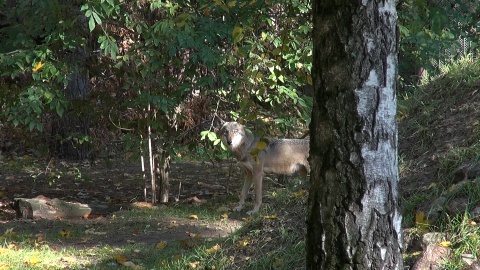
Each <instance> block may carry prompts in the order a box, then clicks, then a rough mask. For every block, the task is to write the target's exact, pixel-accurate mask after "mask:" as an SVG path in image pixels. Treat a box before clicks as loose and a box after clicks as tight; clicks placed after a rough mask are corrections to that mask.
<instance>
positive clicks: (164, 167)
mask: <svg viewBox="0 0 480 270" xmlns="http://www.w3.org/2000/svg"><path fill="white" fill-rule="evenodd" d="M157 157H158V160H157V162H156V164H157V167H156V176H157V185H158V197H157V198H158V202H160V203H166V202H168V196H169V193H168V188H169V185H170V160H171V157H170V155H169V154H168V150H167V148H166V145H165V144H163V146H162V152H161V153H160V154H159V155H157ZM160 164H161V165H160Z"/></svg>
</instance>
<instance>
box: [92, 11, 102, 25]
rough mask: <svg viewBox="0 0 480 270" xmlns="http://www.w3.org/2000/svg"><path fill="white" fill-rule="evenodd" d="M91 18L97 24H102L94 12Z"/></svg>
mask: <svg viewBox="0 0 480 270" xmlns="http://www.w3.org/2000/svg"><path fill="white" fill-rule="evenodd" d="M92 14H93V18H95V22H96V23H97V24H102V19H100V17H99V16H98V14H97V13H96V12H93V13H92Z"/></svg>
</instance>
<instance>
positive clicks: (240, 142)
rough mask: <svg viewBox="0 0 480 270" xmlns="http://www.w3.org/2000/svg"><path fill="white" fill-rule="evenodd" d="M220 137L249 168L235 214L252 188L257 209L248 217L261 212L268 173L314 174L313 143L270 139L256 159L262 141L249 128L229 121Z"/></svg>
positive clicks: (244, 165)
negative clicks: (310, 153) (254, 153)
mask: <svg viewBox="0 0 480 270" xmlns="http://www.w3.org/2000/svg"><path fill="white" fill-rule="evenodd" d="M219 135H220V136H221V137H222V140H223V142H224V143H225V145H226V146H227V147H228V149H229V150H230V152H231V153H232V155H233V156H234V157H235V158H236V159H237V160H238V161H239V163H240V166H241V167H243V168H244V169H245V182H244V184H243V188H242V192H241V193H240V202H239V203H238V206H237V207H235V208H234V209H233V210H234V211H240V210H242V209H243V205H244V204H245V197H246V196H247V193H248V190H249V189H250V186H251V185H252V182H253V184H254V187H255V206H254V208H253V209H252V210H251V211H248V212H247V214H249V215H251V214H254V213H256V212H258V210H259V209H260V205H261V204H262V179H263V175H264V173H273V174H279V175H292V174H294V173H296V172H298V173H300V174H301V175H302V176H303V177H304V178H305V177H306V176H307V174H308V172H309V171H310V166H309V164H308V151H309V141H308V140H298V139H276V140H269V143H268V146H267V147H266V148H265V149H262V150H261V151H260V152H259V153H258V155H257V157H256V158H255V157H254V156H252V154H251V150H252V149H255V148H256V145H257V142H258V141H259V140H260V138H255V136H253V134H252V133H250V132H248V131H247V130H246V129H245V127H244V126H243V125H241V124H239V123H237V122H227V123H225V124H224V125H223V126H222V128H221V129H220V132H219Z"/></svg>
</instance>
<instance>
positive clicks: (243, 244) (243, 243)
mask: <svg viewBox="0 0 480 270" xmlns="http://www.w3.org/2000/svg"><path fill="white" fill-rule="evenodd" d="M248 244H250V242H249V241H248V239H242V240H240V241H238V242H237V244H236V245H235V246H236V247H237V248H239V249H240V248H243V247H246V246H248Z"/></svg>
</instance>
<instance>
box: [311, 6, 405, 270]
mask: <svg viewBox="0 0 480 270" xmlns="http://www.w3.org/2000/svg"><path fill="white" fill-rule="evenodd" d="M313 17H314V40H313V41H314V56H313V58H314V59H313V76H314V91H315V96H314V107H313V112H312V123H311V128H310V130H311V144H310V145H311V150H310V163H311V168H312V173H311V188H310V197H309V200H308V218H307V243H306V249H307V269H389V270H390V269H402V256H401V214H400V212H399V209H398V191H397V185H398V180H399V178H398V164H397V126H396V123H395V115H396V98H395V87H396V75H397V47H396V34H395V30H396V10H395V1H394V0H386V1H378V0H373V1H340V2H339V1H333V0H330V1H325V0H317V1H315V2H314V4H313Z"/></svg>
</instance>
